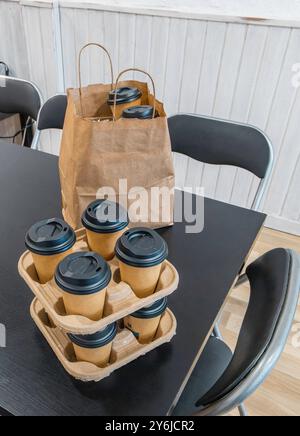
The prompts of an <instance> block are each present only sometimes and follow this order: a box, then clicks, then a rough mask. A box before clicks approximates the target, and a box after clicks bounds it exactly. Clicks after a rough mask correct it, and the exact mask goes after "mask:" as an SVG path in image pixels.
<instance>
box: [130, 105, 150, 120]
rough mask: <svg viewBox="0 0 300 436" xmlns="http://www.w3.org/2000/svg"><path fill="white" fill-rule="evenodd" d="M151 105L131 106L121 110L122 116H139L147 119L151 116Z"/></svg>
mask: <svg viewBox="0 0 300 436" xmlns="http://www.w3.org/2000/svg"><path fill="white" fill-rule="evenodd" d="M153 111H154V108H153V106H133V107H129V108H127V109H125V110H124V111H123V114H122V117H123V118H139V119H141V120H148V119H151V118H153Z"/></svg>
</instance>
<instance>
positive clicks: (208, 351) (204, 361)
mask: <svg viewBox="0 0 300 436" xmlns="http://www.w3.org/2000/svg"><path fill="white" fill-rule="evenodd" d="M231 360H232V352H231V350H230V348H229V347H228V346H227V345H226V344H225V343H224V342H223V341H221V340H220V339H218V338H215V337H213V336H212V337H211V338H210V339H209V341H208V343H207V345H206V347H205V349H204V351H203V353H202V355H201V357H200V359H199V361H198V363H197V365H196V367H195V369H194V371H193V374H192V375H191V378H190V380H189V382H188V384H187V386H186V388H185V390H184V392H183V393H182V395H181V397H180V400H179V402H178V404H177V406H176V408H175V409H174V411H173V415H174V416H191V415H193V414H194V413H196V412H197V410H199V407H196V402H197V401H198V400H199V399H200V398H202V397H203V396H204V395H205V394H206V393H207V392H208V391H209V390H210V389H211V388H212V387H213V386H214V385H215V384H216V382H217V381H218V380H219V378H220V377H221V376H222V374H223V373H224V371H225V370H226V368H227V367H228V365H229V363H230V362H231Z"/></svg>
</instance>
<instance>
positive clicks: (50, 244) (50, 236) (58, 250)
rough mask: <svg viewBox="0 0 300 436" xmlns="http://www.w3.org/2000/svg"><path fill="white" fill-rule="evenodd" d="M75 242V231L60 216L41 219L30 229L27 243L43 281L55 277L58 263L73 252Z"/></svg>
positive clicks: (39, 276) (45, 281) (40, 278)
mask: <svg viewBox="0 0 300 436" xmlns="http://www.w3.org/2000/svg"><path fill="white" fill-rule="evenodd" d="M75 242H76V236H75V233H74V231H73V230H72V228H71V227H70V226H69V225H68V224H67V223H65V222H64V221H63V220H61V219H59V218H52V219H48V220H44V221H40V222H38V223H36V224H34V225H33V226H32V227H31V228H30V229H29V231H28V232H27V234H26V238H25V244H26V247H27V248H28V250H29V251H31V253H32V257H33V261H34V264H35V268H36V271H37V274H38V278H39V280H40V282H41V283H47V282H49V281H50V280H51V279H52V278H53V276H54V273H55V270H56V267H57V265H58V264H59V262H60V261H61V260H62V259H63V258H64V257H66V256H67V255H68V254H70V253H71V252H72V249H73V246H74V244H75Z"/></svg>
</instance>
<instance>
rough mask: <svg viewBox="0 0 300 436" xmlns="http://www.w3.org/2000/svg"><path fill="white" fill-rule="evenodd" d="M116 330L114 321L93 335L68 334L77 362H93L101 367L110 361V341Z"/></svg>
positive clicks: (113, 337)
mask: <svg viewBox="0 0 300 436" xmlns="http://www.w3.org/2000/svg"><path fill="white" fill-rule="evenodd" d="M117 331H118V327H117V323H114V324H110V325H109V326H107V327H105V328H104V329H103V330H101V331H99V332H97V333H95V334H93V335H86V336H79V335H73V334H69V335H68V336H69V338H70V340H71V341H72V343H73V346H74V351H75V355H76V358H77V360H78V362H89V363H93V364H94V365H96V366H100V367H102V368H103V367H105V366H107V364H108V363H109V361H110V355H111V350H112V342H113V340H114V339H115V337H116V334H117Z"/></svg>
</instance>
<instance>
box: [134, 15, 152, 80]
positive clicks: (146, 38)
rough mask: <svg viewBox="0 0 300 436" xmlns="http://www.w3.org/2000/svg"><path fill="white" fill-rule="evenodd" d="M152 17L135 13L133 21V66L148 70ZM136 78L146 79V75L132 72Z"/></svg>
mask: <svg viewBox="0 0 300 436" xmlns="http://www.w3.org/2000/svg"><path fill="white" fill-rule="evenodd" d="M152 20H153V18H152V17H149V16H144V15H137V16H136V22H135V53H134V66H135V67H136V68H141V69H142V70H145V71H147V72H148V71H149V67H150V59H151V41H152ZM134 77H135V78H137V79H138V80H142V81H147V77H146V76H144V75H143V76H140V75H139V74H138V73H135V74H134Z"/></svg>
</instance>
